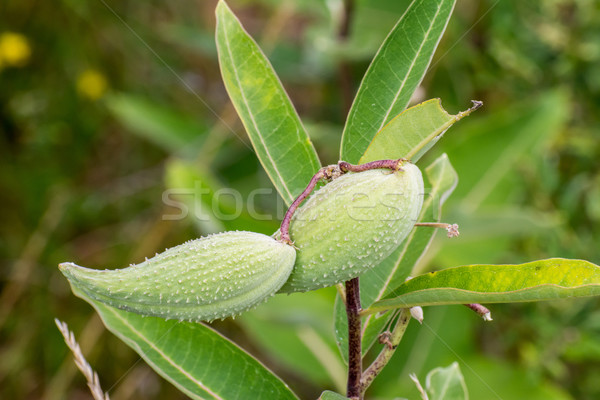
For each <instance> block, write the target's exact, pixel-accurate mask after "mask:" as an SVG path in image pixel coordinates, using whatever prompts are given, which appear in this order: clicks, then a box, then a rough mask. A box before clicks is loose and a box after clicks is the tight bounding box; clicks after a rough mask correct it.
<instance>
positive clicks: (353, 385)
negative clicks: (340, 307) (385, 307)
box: [346, 278, 363, 400]
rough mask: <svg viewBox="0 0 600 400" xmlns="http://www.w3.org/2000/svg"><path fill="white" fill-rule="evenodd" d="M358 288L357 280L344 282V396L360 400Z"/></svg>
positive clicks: (360, 361)
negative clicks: (345, 331)
mask: <svg viewBox="0 0 600 400" xmlns="http://www.w3.org/2000/svg"><path fill="white" fill-rule="evenodd" d="M360 309H361V307H360V287H359V281H358V278H354V279H351V280H349V281H347V282H346V315H347V317H348V385H347V393H346V396H347V397H349V398H351V399H358V400H360V399H362V398H363V397H362V392H361V375H362V349H361V326H360V325H361V324H360V315H359V314H360Z"/></svg>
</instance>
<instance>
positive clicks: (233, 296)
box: [59, 232, 296, 321]
mask: <svg viewBox="0 0 600 400" xmlns="http://www.w3.org/2000/svg"><path fill="white" fill-rule="evenodd" d="M295 258H296V251H295V250H294V248H293V247H292V246H289V245H287V244H284V243H281V242H279V241H277V240H275V239H273V238H272V237H269V236H266V235H262V234H259V233H253V232H225V233H219V234H215V235H211V236H207V237H204V238H200V239H196V240H192V241H189V242H186V243H184V244H181V245H179V246H176V247H173V248H171V249H168V250H166V251H165V252H163V253H161V254H158V255H156V256H155V257H153V258H151V259H149V260H146V261H144V262H142V263H140V264H137V265H132V266H130V267H128V268H123V269H117V270H95V269H88V268H83V267H80V266H77V265H75V264H72V263H63V264H60V266H59V267H60V269H61V271H62V273H63V274H64V275H65V276H66V277H67V279H68V280H69V281H70V282H71V285H73V286H74V287H75V288H77V289H79V290H81V291H83V292H84V293H85V294H86V295H88V296H89V297H91V298H92V299H94V300H98V301H100V302H102V303H105V304H108V305H110V306H113V307H116V308H120V309H123V310H127V311H132V312H135V313H138V314H143V315H151V316H156V317H162V318H166V319H170V318H174V319H179V320H189V321H211V320H213V319H216V318H226V317H229V316H233V315H236V314H239V313H241V312H243V311H246V310H248V309H250V308H252V307H254V306H256V305H257V304H259V303H260V302H262V301H265V300H266V299H267V298H268V297H270V296H272V295H273V294H275V292H277V290H278V289H279V288H280V287H281V286H282V285H283V284H284V282H285V281H286V280H287V278H288V276H289V275H290V272H291V271H292V268H293V265H294V260H295Z"/></svg>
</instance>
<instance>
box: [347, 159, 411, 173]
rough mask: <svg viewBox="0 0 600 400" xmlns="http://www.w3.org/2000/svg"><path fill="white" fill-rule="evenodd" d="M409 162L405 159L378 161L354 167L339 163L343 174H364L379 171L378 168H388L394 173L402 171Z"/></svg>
mask: <svg viewBox="0 0 600 400" xmlns="http://www.w3.org/2000/svg"><path fill="white" fill-rule="evenodd" d="M406 161H408V160H406V159H404V158H400V159H398V160H377V161H371V162H368V163H364V164H360V165H352V164H350V163H347V162H346V161H340V162H339V163H338V165H339V167H340V170H341V171H342V172H348V171H349V172H363V171H367V170H370V169H378V168H386V169H391V170H393V171H400V170H402V168H401V167H402V164H403V163H404V162H406Z"/></svg>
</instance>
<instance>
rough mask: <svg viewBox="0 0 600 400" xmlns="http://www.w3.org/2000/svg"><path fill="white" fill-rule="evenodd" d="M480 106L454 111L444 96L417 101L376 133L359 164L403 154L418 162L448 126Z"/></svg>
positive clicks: (394, 157) (476, 104)
mask: <svg viewBox="0 0 600 400" xmlns="http://www.w3.org/2000/svg"><path fill="white" fill-rule="evenodd" d="M480 106H481V103H480V102H474V106H473V107H472V108H470V109H468V110H466V111H462V112H459V113H458V114H456V115H450V114H448V112H446V110H444V108H443V107H442V102H441V101H440V99H431V100H427V101H425V102H423V103H421V104H417V105H416V106H414V107H411V108H409V109H407V110H405V111H403V112H402V113H401V114H400V115H398V116H397V117H395V118H394V119H392V120H391V121H390V122H389V123H388V124H387V125H386V126H384V127H383V128H382V129H381V130H380V131H379V132H378V133H377V135H375V137H374V138H373V140H372V141H371V144H369V147H368V148H367V150H366V151H365V154H363V156H362V157H361V158H360V161H359V164H364V163H366V162H369V161H375V160H384V159H396V158H401V157H403V158H407V159H409V160H412V162H417V161H418V160H419V158H421V156H423V154H425V153H426V152H427V151H428V150H429V149H430V148H431V147H432V146H433V145H434V144H435V143H437V141H438V140H440V139H441V137H442V136H443V135H444V133H445V132H446V130H447V129H448V128H450V127H451V126H452V125H453V124H454V123H455V122H458V121H459V120H461V119H462V118H464V117H466V116H468V115H469V114H471V113H472V112H473V111H474V110H476V109H477V108H479V107H480Z"/></svg>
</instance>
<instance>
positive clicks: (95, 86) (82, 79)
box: [77, 69, 108, 100]
mask: <svg viewBox="0 0 600 400" xmlns="http://www.w3.org/2000/svg"><path fill="white" fill-rule="evenodd" d="M107 87H108V83H107V81H106V78H105V77H104V75H102V73H100V72H99V71H96V70H95V69H87V70H85V71H83V72H82V73H81V74H79V76H78V77H77V91H78V92H79V94H80V95H81V96H82V97H86V98H88V99H90V100H98V99H99V98H100V97H102V95H104V92H106V88H107Z"/></svg>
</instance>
